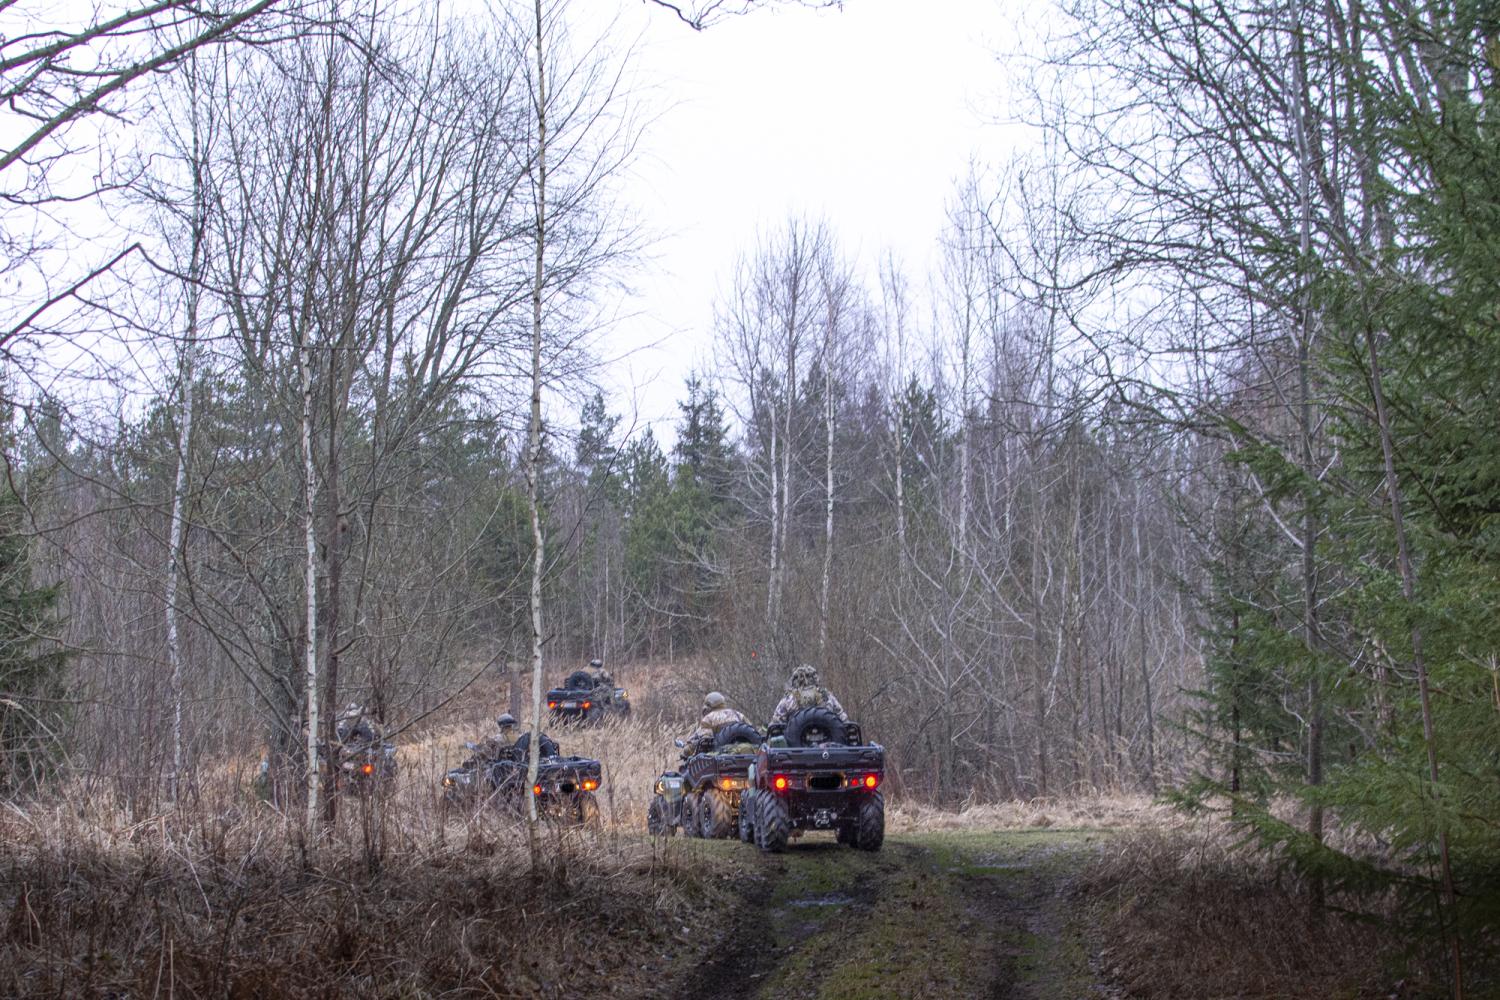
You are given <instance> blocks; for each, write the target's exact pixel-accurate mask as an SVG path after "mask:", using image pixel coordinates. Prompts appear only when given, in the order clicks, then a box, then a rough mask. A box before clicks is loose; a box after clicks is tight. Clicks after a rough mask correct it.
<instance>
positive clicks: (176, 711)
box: [166, 247, 198, 802]
mask: <svg viewBox="0 0 1500 1000" xmlns="http://www.w3.org/2000/svg"><path fill="white" fill-rule="evenodd" d="M194 256H195V257H196V256H197V248H196V247H194ZM197 314H198V293H197V289H196V287H194V288H191V289H189V291H188V323H187V329H188V333H187V344H186V345H185V346H184V348H183V355H182V362H181V364H180V365H179V368H178V371H179V376H178V377H179V378H180V379H181V381H182V416H181V418H180V425H179V427H178V432H177V476H176V479H175V480H174V482H173V484H172V524H171V527H170V529H169V530H168V535H167V595H166V600H167V608H166V612H167V663H168V665H169V666H170V668H171V671H172V780H171V784H170V788H169V794H170V796H171V799H172V801H173V802H176V801H177V799H178V796H179V794H180V793H181V785H182V769H183V740H182V702H183V670H182V644H181V641H180V639H179V638H178V629H177V587H178V575H179V573H178V567H179V565H180V564H181V562H182V559H183V558H184V555H183V536H184V534H185V532H184V519H185V517H186V507H187V477H188V449H189V447H190V445H191V442H192V437H193V378H194V375H195V367H196V366H195V364H194V361H195V358H194V353H195V351H196V350H197V341H196V333H197V320H198V315H197Z"/></svg>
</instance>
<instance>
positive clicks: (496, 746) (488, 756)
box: [474, 712, 516, 761]
mask: <svg viewBox="0 0 1500 1000" xmlns="http://www.w3.org/2000/svg"><path fill="white" fill-rule="evenodd" d="M495 726H496V728H498V729H499V732H497V733H495V734H494V735H493V736H486V737H485V738H484V739H482V740H480V741H479V744H478V745H477V746H476V747H475V748H474V752H475V754H476V755H477V756H478V757H479V758H480V759H481V760H490V761H494V760H499V759H500V758H501V757H504V756H506V755H508V754H509V753H510V750H511V747H512V746H514V745H515V742H516V717H515V716H514V715H511V714H510V713H509V712H505V713H502V714H501V715H500V717H499V718H497V719H496V720H495Z"/></svg>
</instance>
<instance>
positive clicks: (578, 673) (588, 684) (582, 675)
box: [563, 670, 594, 691]
mask: <svg viewBox="0 0 1500 1000" xmlns="http://www.w3.org/2000/svg"><path fill="white" fill-rule="evenodd" d="M563 687H565V688H570V689H573V690H577V689H578V688H583V689H585V690H588V691H592V690H593V689H594V675H593V674H591V673H589V672H588V671H587V670H575V671H573V672H572V673H571V674H569V675H568V679H567V680H565V681H563Z"/></svg>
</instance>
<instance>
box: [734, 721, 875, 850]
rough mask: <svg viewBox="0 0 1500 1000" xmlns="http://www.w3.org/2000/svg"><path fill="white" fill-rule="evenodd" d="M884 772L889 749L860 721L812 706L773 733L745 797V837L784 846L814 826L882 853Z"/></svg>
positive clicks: (742, 830)
mask: <svg viewBox="0 0 1500 1000" xmlns="http://www.w3.org/2000/svg"><path fill="white" fill-rule="evenodd" d="M884 778H885V749H884V748H883V747H882V746H880V744H878V743H865V742H864V740H863V738H862V737H861V734H860V730H859V726H858V725H857V724H856V723H853V722H843V721H841V720H840V719H839V717H838V716H837V715H835V714H834V713H833V712H831V711H829V710H828V709H826V708H822V707H813V708H804V709H802V710H801V711H799V712H796V713H794V714H793V715H792V716H791V717H790V718H788V719H787V721H786V723H785V725H773V726H771V727H770V729H769V730H768V731H767V740H766V742H765V744H763V745H762V746H761V748H760V751H759V753H758V754H757V755H756V758H755V764H754V765H753V766H752V767H751V769H750V774H749V784H750V787H749V788H748V789H747V790H746V792H745V793H744V796H743V799H742V807H741V809H740V816H741V817H742V819H741V825H740V838H741V839H742V840H747V841H748V840H753V841H754V842H755V845H756V846H757V847H759V848H760V849H761V850H763V851H781V850H785V849H786V845H787V841H788V840H789V839H790V838H792V837H796V836H801V835H802V834H803V833H804V832H806V831H808V830H831V831H833V832H834V833H835V834H836V835H837V837H838V841H839V843H841V844H848V845H850V846H851V847H857V848H860V849H861V850H865V851H878V850H880V845H881V844H882V843H883V842H884V840H885V800H884V797H883V796H882V794H881V791H880V785H881V782H882V781H883V780H884Z"/></svg>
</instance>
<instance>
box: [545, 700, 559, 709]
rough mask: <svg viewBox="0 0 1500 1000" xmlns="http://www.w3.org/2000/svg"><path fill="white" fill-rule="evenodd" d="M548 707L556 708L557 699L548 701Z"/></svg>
mask: <svg viewBox="0 0 1500 1000" xmlns="http://www.w3.org/2000/svg"><path fill="white" fill-rule="evenodd" d="M547 707H548V708H556V707H557V702H555V701H549V702H547Z"/></svg>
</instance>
